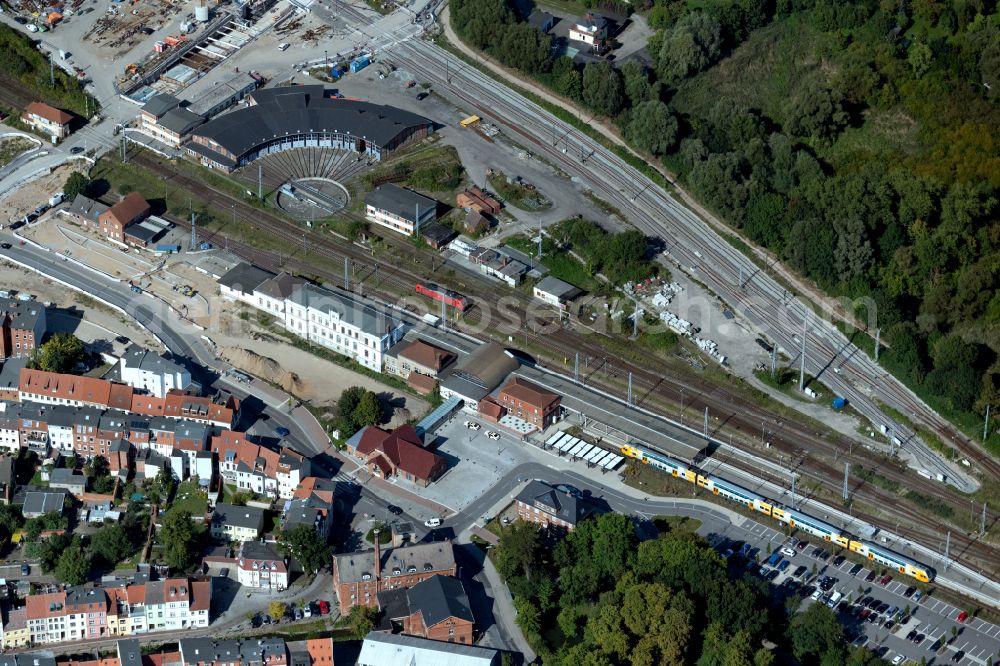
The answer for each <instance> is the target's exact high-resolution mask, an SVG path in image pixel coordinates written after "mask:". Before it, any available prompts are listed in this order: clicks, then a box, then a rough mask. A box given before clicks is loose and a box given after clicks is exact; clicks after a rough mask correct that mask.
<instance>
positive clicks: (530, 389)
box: [499, 377, 559, 411]
mask: <svg viewBox="0 0 1000 666" xmlns="http://www.w3.org/2000/svg"><path fill="white" fill-rule="evenodd" d="M505 395H506V396H510V397H511V398H512V399H514V400H519V401H520V402H523V403H525V404H527V405H531V406H532V407H537V408H538V409H539V410H541V411H544V410H545V409H547V408H548V407H549V406H550V405H552V404H553V403H555V402H558V401H559V396H558V395H557V394H555V393H552V392H551V391H546V390H545V389H543V388H542V387H541V386H538V385H537V384H532V383H531V382H529V381H525V380H523V379H521V378H520V377H514V378H513V379H511V380H510V381H509V382H507V385H506V386H504V387H503V388H502V389H500V394H499V396H500V399H501V400H503V397H504V396H505Z"/></svg>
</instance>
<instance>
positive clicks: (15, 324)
mask: <svg viewBox="0 0 1000 666" xmlns="http://www.w3.org/2000/svg"><path fill="white" fill-rule="evenodd" d="M0 310H3V311H4V312H6V313H7V315H8V316H9V317H10V327H11V328H16V329H20V330H34V328H35V326H36V325H37V324H38V319H39V317H44V316H45V306H44V305H42V304H41V303H38V302H36V301H22V300H20V299H17V298H11V299H8V300H5V301H3V302H2V305H0ZM40 342H41V340H35V343H36V344H37V343H40Z"/></svg>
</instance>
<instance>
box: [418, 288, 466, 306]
mask: <svg viewBox="0 0 1000 666" xmlns="http://www.w3.org/2000/svg"><path fill="white" fill-rule="evenodd" d="M415 289H416V292H417V293H418V294H420V295H422V296H427V297H428V298H433V299H434V300H436V301H442V302H443V303H446V304H448V305H450V306H451V307H453V308H455V309H456V310H458V311H459V312H465V310H466V308H468V307H469V299H467V298H466V297H465V296H462V294H460V293H458V292H457V291H452V290H451V289H445V288H444V287H441V286H439V285H436V284H433V283H430V282H427V283H420V282H418V283H417V284H416V287H415Z"/></svg>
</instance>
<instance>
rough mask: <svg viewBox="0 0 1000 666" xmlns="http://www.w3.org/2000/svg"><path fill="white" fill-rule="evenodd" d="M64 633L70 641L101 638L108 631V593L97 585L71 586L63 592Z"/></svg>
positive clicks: (106, 634) (107, 633)
mask: <svg viewBox="0 0 1000 666" xmlns="http://www.w3.org/2000/svg"><path fill="white" fill-rule="evenodd" d="M65 598H66V633H67V639H68V640H71V641H77V640H89V639H93V638H103V637H105V636H108V635H109V632H108V595H107V593H106V592H105V591H104V590H103V589H102V588H99V587H73V588H71V589H67V590H66V592H65Z"/></svg>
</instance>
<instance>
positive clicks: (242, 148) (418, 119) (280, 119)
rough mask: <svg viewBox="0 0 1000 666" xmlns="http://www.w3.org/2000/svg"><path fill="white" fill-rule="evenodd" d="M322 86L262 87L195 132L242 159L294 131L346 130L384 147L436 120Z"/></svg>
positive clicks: (196, 134) (293, 133)
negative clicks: (334, 94) (340, 95)
mask: <svg viewBox="0 0 1000 666" xmlns="http://www.w3.org/2000/svg"><path fill="white" fill-rule="evenodd" d="M278 90H280V93H279V92H278ZM321 90H322V89H321V86H302V87H301V89H296V88H295V87H292V88H282V89H276V90H274V89H272V90H268V91H266V92H265V91H258V93H255V95H254V96H253V101H254V102H256V103H255V104H253V105H251V106H248V107H245V108H242V109H238V110H236V111H232V112H230V113H227V114H225V115H222V116H219V117H218V118H216V119H214V120H212V121H210V122H208V123H205V124H204V125H202V126H201V127H199V128H198V129H197V130H196V131H194V132H193V133H192V134H193V135H194V136H200V137H205V138H207V139H211V140H212V141H215V142H216V143H218V144H219V145H220V146H222V147H224V148H225V149H226V150H228V151H229V152H230V153H232V154H233V155H236V156H237V158H239V157H242V156H243V155H245V154H246V153H248V152H250V151H251V150H253V148H254V147H256V146H259V145H261V144H264V143H267V142H269V141H274V140H275V139H280V138H282V137H285V136H290V135H295V134H305V133H309V132H341V133H344V134H350V135H351V136H354V137H358V138H362V139H365V140H367V141H369V142H371V143H373V144H375V145H377V146H384V145H386V144H388V143H391V142H392V140H393V139H395V138H396V137H398V136H399V135H400V134H402V133H403V132H405V131H407V130H411V129H414V128H418V127H425V126H428V125H430V124H431V121H430V120H428V119H427V118H424V117H423V116H418V115H417V114H415V113H410V112H409V111H403V110H401V109H397V108H394V107H391V106H383V105H381V104H370V103H368V102H362V101H357V100H349V99H335V98H329V97H325V96H323V95H322V94H318V93H321ZM261 93H264V94H261ZM268 93H270V94H268ZM192 147H193V146H192ZM198 152H203V153H204V152H206V151H203V150H199V151H198Z"/></svg>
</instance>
